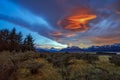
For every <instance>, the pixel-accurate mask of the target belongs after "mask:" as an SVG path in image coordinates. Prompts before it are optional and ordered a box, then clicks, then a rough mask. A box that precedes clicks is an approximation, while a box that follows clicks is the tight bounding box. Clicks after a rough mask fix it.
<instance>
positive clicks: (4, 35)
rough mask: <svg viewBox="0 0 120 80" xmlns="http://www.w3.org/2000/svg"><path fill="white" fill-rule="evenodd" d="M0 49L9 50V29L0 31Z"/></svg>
mask: <svg viewBox="0 0 120 80" xmlns="http://www.w3.org/2000/svg"><path fill="white" fill-rule="evenodd" d="M0 42H1V50H9V31H8V30H7V29H4V30H1V31H0Z"/></svg>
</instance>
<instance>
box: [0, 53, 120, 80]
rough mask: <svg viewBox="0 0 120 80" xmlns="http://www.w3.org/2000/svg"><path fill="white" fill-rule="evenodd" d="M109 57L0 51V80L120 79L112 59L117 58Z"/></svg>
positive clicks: (118, 67) (119, 69)
mask: <svg viewBox="0 0 120 80" xmlns="http://www.w3.org/2000/svg"><path fill="white" fill-rule="evenodd" d="M111 57H112V56H103V55H99V56H98V55H94V54H80V53H37V52H25V53H22V52H19V53H16V52H12V53H10V52H1V53H0V80H120V66H119V65H117V64H116V62H115V60H116V59H119V58H120V57H118V56H117V58H116V57H115V56H114V57H115V59H114V57H113V58H111ZM110 58H111V59H110ZM111 60H112V61H111ZM118 61H119V60H117V62H118ZM118 63H119V62H118Z"/></svg>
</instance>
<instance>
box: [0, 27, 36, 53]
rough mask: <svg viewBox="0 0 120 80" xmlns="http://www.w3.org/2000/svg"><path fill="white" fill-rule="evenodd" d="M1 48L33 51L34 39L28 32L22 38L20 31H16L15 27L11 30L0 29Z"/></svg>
mask: <svg viewBox="0 0 120 80" xmlns="http://www.w3.org/2000/svg"><path fill="white" fill-rule="evenodd" d="M3 50H9V51H21V50H22V51H28V50H29V51H31V50H32V51H33V50H34V40H33V38H32V36H31V35H30V34H29V35H27V36H26V38H25V39H24V40H23V38H22V33H21V32H19V33H17V32H16V29H15V28H13V29H12V30H11V31H9V30H8V29H4V30H0V51H3Z"/></svg>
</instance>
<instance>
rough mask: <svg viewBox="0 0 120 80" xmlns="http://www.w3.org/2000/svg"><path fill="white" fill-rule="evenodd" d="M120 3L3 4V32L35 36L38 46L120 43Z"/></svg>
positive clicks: (57, 0)
mask: <svg viewBox="0 0 120 80" xmlns="http://www.w3.org/2000/svg"><path fill="white" fill-rule="evenodd" d="M119 4H120V0H0V29H5V28H7V29H9V30H11V29H12V28H16V29H17V31H18V32H19V31H21V32H22V33H23V35H24V36H25V35H27V34H29V33H30V34H32V36H33V38H34V39H35V46H36V47H41V48H51V47H54V48H65V47H67V46H78V47H81V48H85V47H89V46H92V45H96V46H101V45H110V44H114V43H120V37H119V35H120V26H119V25H120V5H119Z"/></svg>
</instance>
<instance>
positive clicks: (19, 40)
mask: <svg viewBox="0 0 120 80" xmlns="http://www.w3.org/2000/svg"><path fill="white" fill-rule="evenodd" d="M15 42H16V51H20V50H22V43H23V42H22V33H21V32H19V33H18V34H16V40H15Z"/></svg>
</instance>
